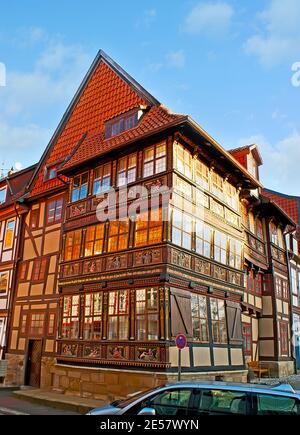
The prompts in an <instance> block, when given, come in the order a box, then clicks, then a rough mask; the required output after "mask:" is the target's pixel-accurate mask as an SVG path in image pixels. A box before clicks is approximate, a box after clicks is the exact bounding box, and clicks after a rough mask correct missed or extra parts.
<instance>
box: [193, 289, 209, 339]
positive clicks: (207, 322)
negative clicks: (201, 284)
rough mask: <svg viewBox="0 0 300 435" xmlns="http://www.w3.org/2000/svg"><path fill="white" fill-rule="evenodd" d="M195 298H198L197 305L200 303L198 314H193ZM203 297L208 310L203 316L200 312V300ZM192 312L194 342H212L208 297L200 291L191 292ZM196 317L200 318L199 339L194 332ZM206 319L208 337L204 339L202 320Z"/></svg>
mask: <svg viewBox="0 0 300 435" xmlns="http://www.w3.org/2000/svg"><path fill="white" fill-rule="evenodd" d="M193 298H194V299H195V298H197V305H198V310H197V316H194V315H193ZM200 298H201V299H203V300H205V311H206V317H202V316H201V312H200V302H199V300H200ZM191 312H192V328H193V342H194V343H209V342H210V331H209V318H208V298H207V297H206V296H205V295H201V294H199V293H192V294H191ZM194 319H196V320H198V322H199V339H197V338H195V334H194ZM203 320H204V321H205V327H206V336H207V339H206V340H205V339H203V334H202V329H203V328H202V322H201V321H203Z"/></svg>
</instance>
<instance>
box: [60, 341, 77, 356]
mask: <svg viewBox="0 0 300 435" xmlns="http://www.w3.org/2000/svg"><path fill="white" fill-rule="evenodd" d="M61 354H62V355H63V356H68V357H73V358H76V357H77V356H78V344H68V343H64V344H63V345H62V347H61Z"/></svg>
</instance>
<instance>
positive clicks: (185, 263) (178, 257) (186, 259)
mask: <svg viewBox="0 0 300 435" xmlns="http://www.w3.org/2000/svg"><path fill="white" fill-rule="evenodd" d="M171 255H172V258H171V262H172V263H173V264H176V265H177V266H180V267H184V268H186V269H191V260H192V257H191V255H189V254H186V253H185V252H181V251H176V250H175V249H172V254H171Z"/></svg>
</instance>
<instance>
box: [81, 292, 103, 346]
mask: <svg viewBox="0 0 300 435" xmlns="http://www.w3.org/2000/svg"><path fill="white" fill-rule="evenodd" d="M101 334H102V294H101V293H88V294H86V295H85V304H84V323H83V338H84V340H101Z"/></svg>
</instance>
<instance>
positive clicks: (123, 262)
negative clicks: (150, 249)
mask: <svg viewBox="0 0 300 435" xmlns="http://www.w3.org/2000/svg"><path fill="white" fill-rule="evenodd" d="M126 267H127V254H124V255H114V256H111V257H107V258H106V267H105V269H106V270H117V269H125V268H126Z"/></svg>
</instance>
